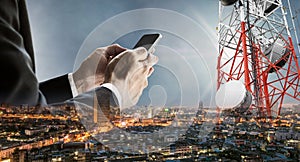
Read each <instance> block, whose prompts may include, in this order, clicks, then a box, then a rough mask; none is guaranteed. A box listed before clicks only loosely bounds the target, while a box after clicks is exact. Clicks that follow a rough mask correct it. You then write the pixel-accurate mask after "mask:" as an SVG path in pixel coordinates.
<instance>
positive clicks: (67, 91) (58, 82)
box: [40, 75, 73, 104]
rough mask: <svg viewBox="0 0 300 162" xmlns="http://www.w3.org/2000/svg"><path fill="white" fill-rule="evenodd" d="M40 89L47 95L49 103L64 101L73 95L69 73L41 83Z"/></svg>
mask: <svg viewBox="0 0 300 162" xmlns="http://www.w3.org/2000/svg"><path fill="white" fill-rule="evenodd" d="M40 90H41V91H42V93H43V94H44V96H45V97H46V100H47V103H48V104H52V103H57V102H63V101H65V100H68V99H71V98H72V97H73V96H72V91H71V86H70V82H69V79H68V75H63V76H60V77H57V78H53V79H50V80H47V81H45V82H42V83H40Z"/></svg>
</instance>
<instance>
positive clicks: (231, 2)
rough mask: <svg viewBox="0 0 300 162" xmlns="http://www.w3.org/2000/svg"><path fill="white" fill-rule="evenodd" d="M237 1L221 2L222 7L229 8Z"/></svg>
mask: <svg viewBox="0 0 300 162" xmlns="http://www.w3.org/2000/svg"><path fill="white" fill-rule="evenodd" d="M235 2H237V0H221V3H222V5H223V6H230V5H233V4H234V3H235Z"/></svg>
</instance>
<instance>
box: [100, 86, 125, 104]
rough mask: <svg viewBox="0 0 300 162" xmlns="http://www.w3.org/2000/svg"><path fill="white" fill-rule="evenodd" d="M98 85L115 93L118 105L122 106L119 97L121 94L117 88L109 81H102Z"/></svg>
mask: <svg viewBox="0 0 300 162" xmlns="http://www.w3.org/2000/svg"><path fill="white" fill-rule="evenodd" d="M100 87H105V88H107V89H109V90H111V91H112V92H113V93H114V94H115V96H116V97H117V100H118V102H119V107H120V108H121V107H122V105H121V104H122V97H121V94H120V92H119V90H118V88H117V87H116V86H114V85H113V84H111V83H104V84H102V85H101V86H100Z"/></svg>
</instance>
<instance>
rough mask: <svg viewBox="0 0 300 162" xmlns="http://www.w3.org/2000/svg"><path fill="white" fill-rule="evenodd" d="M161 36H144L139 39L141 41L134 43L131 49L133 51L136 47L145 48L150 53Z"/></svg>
mask: <svg viewBox="0 0 300 162" xmlns="http://www.w3.org/2000/svg"><path fill="white" fill-rule="evenodd" d="M161 37H162V36H161V34H159V33H157V34H145V35H143V36H142V37H141V39H140V40H139V41H138V42H137V43H136V45H135V46H134V47H133V48H134V49H135V48H137V47H145V48H146V49H147V51H150V50H151V49H152V48H153V47H154V46H155V45H156V44H157V42H158V41H159V40H160V38H161Z"/></svg>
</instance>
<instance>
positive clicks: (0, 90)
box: [0, 0, 42, 105]
mask: <svg viewBox="0 0 300 162" xmlns="http://www.w3.org/2000/svg"><path fill="white" fill-rule="evenodd" d="M0 75H1V77H0V103H8V104H14V105H20V104H29V105H36V104H38V103H39V102H41V100H40V99H41V98H42V96H41V95H40V93H39V89H38V82H37V79H36V76H35V73H34V62H33V50H32V43H31V33H30V29H29V24H28V16H27V12H26V6H25V1H24V0H1V2H0Z"/></svg>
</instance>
